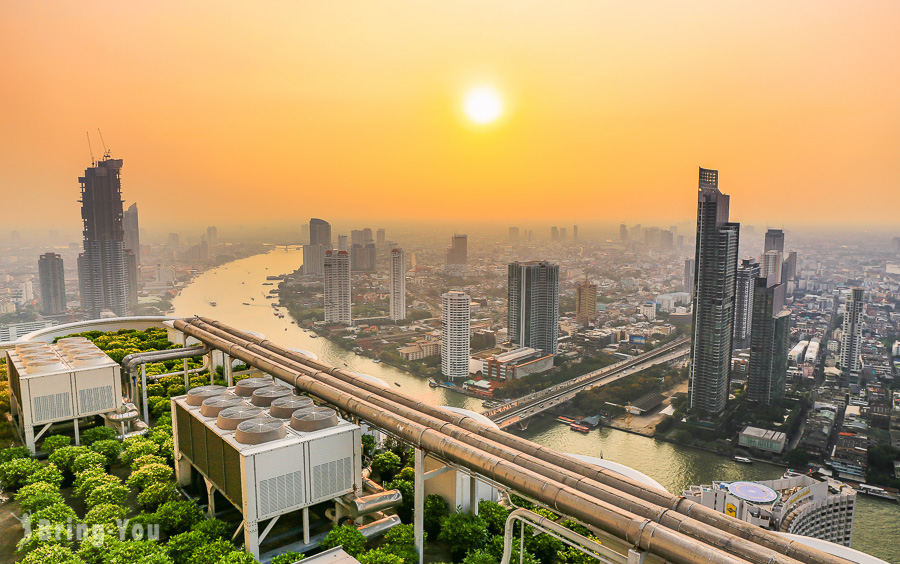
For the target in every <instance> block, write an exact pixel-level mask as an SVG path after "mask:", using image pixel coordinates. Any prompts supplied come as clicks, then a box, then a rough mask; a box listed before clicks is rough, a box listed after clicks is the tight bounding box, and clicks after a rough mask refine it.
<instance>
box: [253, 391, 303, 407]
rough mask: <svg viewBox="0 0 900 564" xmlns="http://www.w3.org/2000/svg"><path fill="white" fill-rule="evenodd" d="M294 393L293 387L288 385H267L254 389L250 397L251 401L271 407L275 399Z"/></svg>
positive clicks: (261, 405)
mask: <svg viewBox="0 0 900 564" xmlns="http://www.w3.org/2000/svg"><path fill="white" fill-rule="evenodd" d="M293 394H294V390H293V388H288V387H287V386H267V387H265V388H259V389H258V390H256V391H254V392H253V397H251V398H250V403H252V404H253V405H258V406H260V407H269V406H270V405H272V401H274V400H275V399H277V398H283V397H286V396H291V395H293Z"/></svg>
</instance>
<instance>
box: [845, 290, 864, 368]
mask: <svg viewBox="0 0 900 564" xmlns="http://www.w3.org/2000/svg"><path fill="white" fill-rule="evenodd" d="M865 306H866V304H865V290H863V289H862V288H851V289H850V295H849V296H847V304H846V307H845V308H844V327H843V342H842V343H841V369H843V371H844V376H845V377H846V378H847V379H848V380H849V381H850V382H851V383H856V380H857V379H858V378H859V371H860V368H861V367H860V362H859V354H860V347H861V345H862V323H863V314H864V313H865Z"/></svg>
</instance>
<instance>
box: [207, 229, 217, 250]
mask: <svg viewBox="0 0 900 564" xmlns="http://www.w3.org/2000/svg"><path fill="white" fill-rule="evenodd" d="M206 240H207V241H209V247H210V248H213V247H215V246H216V245H218V244H219V230H218V228H216V226H215V225H210V226H209V227H207V228H206Z"/></svg>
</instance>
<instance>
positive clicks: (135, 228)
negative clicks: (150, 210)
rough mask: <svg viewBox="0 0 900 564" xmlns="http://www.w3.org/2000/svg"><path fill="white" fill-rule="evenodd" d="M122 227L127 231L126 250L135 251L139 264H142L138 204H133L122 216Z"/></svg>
mask: <svg viewBox="0 0 900 564" xmlns="http://www.w3.org/2000/svg"><path fill="white" fill-rule="evenodd" d="M122 227H123V228H124V229H125V250H129V249H130V250H132V251H134V256H135V259H136V260H137V263H138V264H141V228H140V223H139V222H138V207H137V204H131V205H130V206H128V209H127V210H125V212H124V213H123V214H122Z"/></svg>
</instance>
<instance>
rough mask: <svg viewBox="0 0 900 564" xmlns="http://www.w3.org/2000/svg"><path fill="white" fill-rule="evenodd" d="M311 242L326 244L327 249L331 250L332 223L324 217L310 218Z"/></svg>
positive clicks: (311, 243) (313, 243) (312, 243)
mask: <svg viewBox="0 0 900 564" xmlns="http://www.w3.org/2000/svg"><path fill="white" fill-rule="evenodd" d="M309 244H310V245H324V246H325V250H328V251H330V250H331V224H330V223H328V222H327V221H325V220H324V219H318V218H315V217H314V218H312V219H310V220H309Z"/></svg>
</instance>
